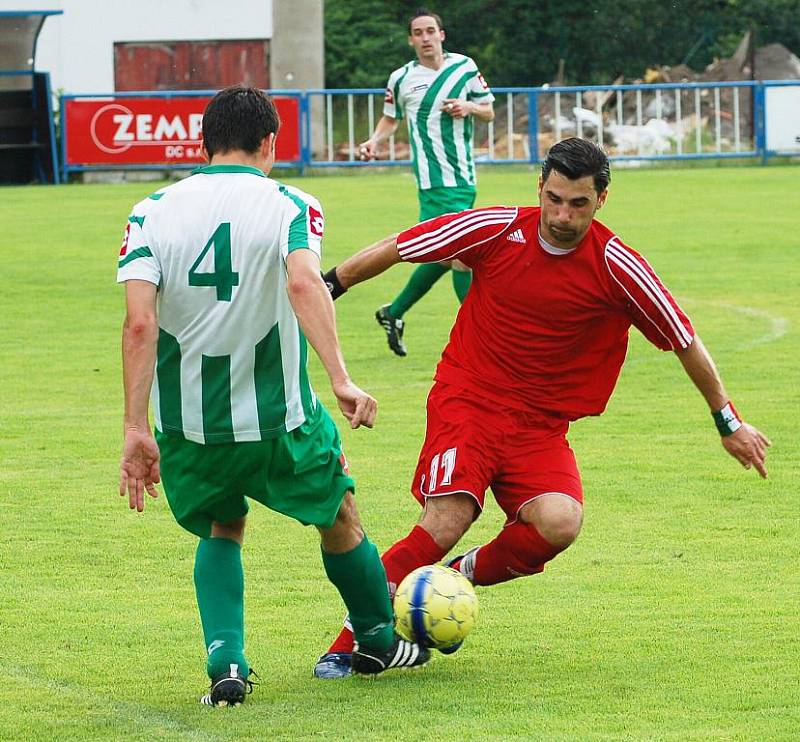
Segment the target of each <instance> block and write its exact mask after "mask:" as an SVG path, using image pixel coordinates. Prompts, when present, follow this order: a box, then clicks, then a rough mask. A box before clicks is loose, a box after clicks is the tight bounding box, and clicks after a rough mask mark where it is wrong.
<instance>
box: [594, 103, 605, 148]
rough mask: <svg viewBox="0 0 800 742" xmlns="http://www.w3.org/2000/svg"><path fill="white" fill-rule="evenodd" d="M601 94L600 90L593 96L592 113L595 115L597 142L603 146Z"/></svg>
mask: <svg viewBox="0 0 800 742" xmlns="http://www.w3.org/2000/svg"><path fill="white" fill-rule="evenodd" d="M602 101H603V96H602V95H601V94H600V91H599V90H598V91H597V97H596V98H595V105H594V113H595V115H596V116H597V144H598V146H600V147H602V146H603V103H602Z"/></svg>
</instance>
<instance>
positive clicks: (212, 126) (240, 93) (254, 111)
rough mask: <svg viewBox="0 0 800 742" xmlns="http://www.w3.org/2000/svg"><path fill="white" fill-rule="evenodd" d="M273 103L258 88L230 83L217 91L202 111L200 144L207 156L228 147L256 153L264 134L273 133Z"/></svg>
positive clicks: (275, 118)
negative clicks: (203, 146)
mask: <svg viewBox="0 0 800 742" xmlns="http://www.w3.org/2000/svg"><path fill="white" fill-rule="evenodd" d="M280 125H281V120H280V118H279V117H278V112H277V111H276V110H275V104H274V103H273V102H272V101H271V100H270V98H269V96H268V95H267V94H266V93H264V92H263V91H261V90H259V89H258V88H250V87H245V86H244V85H232V86H231V87H229V88H225V89H224V90H220V91H219V93H217V94H216V95H215V96H214V97H213V98H212V99H211V100H210V101H209V104H208V105H207V106H206V110H205V113H204V114H203V144H204V145H205V148H206V151H207V152H208V156H209V157H213V156H214V155H216V154H224V153H226V152H230V151H231V150H243V151H244V152H247V153H249V154H252V153H253V152H256V151H257V150H258V148H259V146H260V145H261V142H262V140H263V139H264V137H266V136H268V135H269V134H277V133H278V128H279V127H280Z"/></svg>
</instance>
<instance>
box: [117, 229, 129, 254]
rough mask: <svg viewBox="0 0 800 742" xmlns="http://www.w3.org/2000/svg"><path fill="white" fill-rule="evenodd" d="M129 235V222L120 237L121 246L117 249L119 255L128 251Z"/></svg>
mask: <svg viewBox="0 0 800 742" xmlns="http://www.w3.org/2000/svg"><path fill="white" fill-rule="evenodd" d="M130 236H131V224H130V222H128V224H127V225H126V226H125V234H124V235H123V237H122V247H120V249H119V255H120V257H122V256H123V255H124V254H125V253H126V252H128V238H129V237H130Z"/></svg>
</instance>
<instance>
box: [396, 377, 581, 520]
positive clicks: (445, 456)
mask: <svg viewBox="0 0 800 742" xmlns="http://www.w3.org/2000/svg"><path fill="white" fill-rule="evenodd" d="M568 427H569V423H568V422H567V421H566V420H561V419H559V418H555V417H551V416H548V415H546V414H544V413H533V412H522V411H520V410H514V409H511V408H508V407H499V406H497V405H496V404H495V403H493V402H490V401H489V400H486V399H481V398H478V397H475V396H474V395H472V394H470V393H469V392H465V391H464V390H462V389H459V388H458V387H455V386H450V385H448V384H443V383H441V382H436V383H435V384H434V385H433V389H431V392H430V394H429V395H428V428H427V431H426V433H425V442H424V443H423V444H422V451H421V452H420V455H419V462H418V463H417V470H416V472H414V480H413V481H412V483H411V492H412V493H413V495H414V497H416V498H417V500H419V502H420V503H421V504H423V505H424V503H425V498H427V497H441V496H442V495H452V494H455V493H457V492H466V493H467V494H469V495H471V496H472V497H474V498H475V501H476V502H477V503H478V506H479V507H480V509H481V510H483V504H484V500H485V496H486V490H487V489H488V488H489V487H491V488H492V493H493V494H494V497H495V500H497V503H498V505H500V507H501V508H502V509H503V512H504V513H505V514H506V518H507V523H511V522H513V521H515V520H516V519H517V517H518V514H519V511H520V509H521V508H522V506H523V505H525V504H526V503H528V502H530V501H531V500H535V499H536V498H537V497H540V496H541V495H547V494H558V495H566V496H568V497H572V498H573V499H575V500H577V501H578V502H580V503H582V502H583V488H582V487H581V477H580V474H579V473H578V465H577V463H576V462H575V454H574V453H573V452H572V449H571V448H570V447H569V443H567V438H566V433H567V429H568Z"/></svg>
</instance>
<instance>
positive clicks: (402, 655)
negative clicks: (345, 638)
mask: <svg viewBox="0 0 800 742" xmlns="http://www.w3.org/2000/svg"><path fill="white" fill-rule="evenodd" d="M430 658H431V653H430V650H429V649H426V648H425V647H421V646H420V645H419V644H414V642H410V641H406V640H405V639H401V638H400V637H399V636H397V634H395V636H394V641H393V642H392V644H391V646H390V647H389V648H388V649H386V650H385V651H383V652H380V651H378V650H375V649H368V648H366V647H364V648H363V649H361V648H360V647H359V646H358V645H356V648H355V649H354V650H353V659H352V661H351V662H352V664H351V669H352V670H353V674H354V675H369V676H372V677H374V676H375V675H380V674H381V673H382V672H385V671H386V670H407V669H411V668H417V667H422V666H423V665H425V664H427V662H428V660H430Z"/></svg>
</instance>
